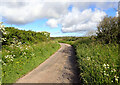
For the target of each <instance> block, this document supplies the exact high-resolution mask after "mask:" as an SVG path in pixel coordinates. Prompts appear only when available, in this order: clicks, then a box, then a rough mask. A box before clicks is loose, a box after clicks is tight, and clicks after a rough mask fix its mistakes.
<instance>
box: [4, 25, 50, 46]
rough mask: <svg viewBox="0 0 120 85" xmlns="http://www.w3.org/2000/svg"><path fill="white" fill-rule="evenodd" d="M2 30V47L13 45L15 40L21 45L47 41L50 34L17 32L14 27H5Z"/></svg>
mask: <svg viewBox="0 0 120 85" xmlns="http://www.w3.org/2000/svg"><path fill="white" fill-rule="evenodd" d="M4 30H5V31H4V32H2V35H3V39H4V40H3V42H2V45H11V44H14V42H16V41H17V40H18V41H19V42H21V43H28V42H29V43H37V42H42V41H47V40H49V38H50V33H48V32H33V31H30V30H29V31H25V30H18V29H16V28H14V27H5V29H4Z"/></svg>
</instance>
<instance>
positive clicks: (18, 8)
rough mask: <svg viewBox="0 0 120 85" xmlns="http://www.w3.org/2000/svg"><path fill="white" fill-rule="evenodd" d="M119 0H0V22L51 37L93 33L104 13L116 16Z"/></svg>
mask: <svg viewBox="0 0 120 85" xmlns="http://www.w3.org/2000/svg"><path fill="white" fill-rule="evenodd" d="M118 1H119V0H101V1H98V0H52V1H50V0H23V1H22V0H1V1H0V21H2V22H4V25H5V26H6V27H11V26H12V27H15V28H18V29H20V30H26V31H27V30H32V31H36V32H41V31H47V32H49V33H50V36H51V37H62V36H78V37H79V36H87V35H90V34H91V35H92V34H95V32H96V30H97V25H98V24H99V22H100V21H102V19H103V18H104V17H105V16H112V17H114V16H117V15H118V14H117V6H118Z"/></svg>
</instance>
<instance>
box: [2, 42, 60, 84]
mask: <svg viewBox="0 0 120 85" xmlns="http://www.w3.org/2000/svg"><path fill="white" fill-rule="evenodd" d="M59 48H60V45H59V44H58V43H57V42H52V41H50V42H42V43H37V44H20V43H17V44H13V45H10V46H4V47H3V49H2V60H3V61H2V63H3V67H2V83H14V82H15V81H16V80H17V79H18V78H20V77H22V76H23V75H25V74H26V73H28V72H30V71H31V70H33V69H34V68H36V67H37V66H38V65H40V64H41V63H42V62H44V61H45V60H46V59H47V58H49V56H51V55H52V54H53V53H55V52H56V51H57V50H58V49H59Z"/></svg>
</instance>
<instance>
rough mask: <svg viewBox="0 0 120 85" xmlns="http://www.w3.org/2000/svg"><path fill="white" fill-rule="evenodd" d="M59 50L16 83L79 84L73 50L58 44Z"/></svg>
mask: <svg viewBox="0 0 120 85" xmlns="http://www.w3.org/2000/svg"><path fill="white" fill-rule="evenodd" d="M60 45H61V48H60V49H59V50H58V51H57V52H56V53H55V54H53V55H52V56H50V58H48V59H47V60H46V61H45V62H43V63H42V64H40V65H39V66H38V67H37V68H35V69H34V70H33V71H31V72H29V73H28V74H26V75H25V76H23V77H22V78H20V79H18V80H17V81H16V83H79V79H78V73H77V68H76V62H75V54H74V49H73V48H72V46H71V45H68V44H63V43H60Z"/></svg>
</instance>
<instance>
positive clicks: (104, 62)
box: [74, 42, 120, 84]
mask: <svg viewBox="0 0 120 85" xmlns="http://www.w3.org/2000/svg"><path fill="white" fill-rule="evenodd" d="M74 47H75V49H76V54H77V58H78V61H77V62H78V64H79V69H80V77H81V82H83V83H91V84H92V83H99V84H102V83H118V82H119V76H120V73H119V64H118V62H119V61H118V44H99V43H94V42H92V43H87V44H86V43H80V42H79V43H75V44H74Z"/></svg>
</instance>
